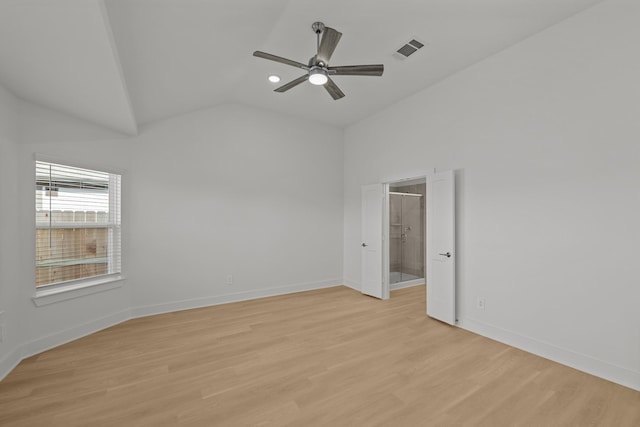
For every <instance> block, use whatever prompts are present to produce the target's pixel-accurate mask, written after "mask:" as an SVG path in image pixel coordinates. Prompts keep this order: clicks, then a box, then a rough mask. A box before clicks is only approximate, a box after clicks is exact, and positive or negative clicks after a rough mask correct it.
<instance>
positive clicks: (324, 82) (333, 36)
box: [253, 22, 384, 100]
mask: <svg viewBox="0 0 640 427" xmlns="http://www.w3.org/2000/svg"><path fill="white" fill-rule="evenodd" d="M311 28H312V29H313V32H314V33H316V39H317V43H316V45H317V51H316V54H315V55H314V56H313V57H311V59H309V63H308V64H307V65H305V64H303V63H302V62H297V61H292V60H291V59H287V58H282V57H281V56H276V55H272V54H270V53H266V52H260V51H259V50H256V51H255V52H253V56H257V57H258V58H264V59H268V60H270V61H275V62H280V63H282V64H287V65H291V66H293V67H296V68H301V69H303V70H305V71H306V73H305V74H304V75H303V76H300V77H298V78H297V79H295V80H292V81H290V82H289V83H287V84H285V85H282V86H280V87H279V88H277V89H275V92H286V91H288V90H289V89H291V88H293V87H296V86H298V85H299V84H300V83H302V82H304V81H306V80H309V83H311V84H314V85H318V86H324V88H325V89H326V90H327V92H329V95H331V97H332V98H333V99H334V100H337V99H340V98H342V97H344V93H343V92H342V91H341V90H340V88H339V87H338V86H337V85H336V84H335V82H334V81H333V80H331V77H329V76H334V75H335V76H381V75H382V72H383V71H384V65H382V64H375V65H343V66H336V67H330V66H329V60H330V59H331V55H333V51H334V50H335V49H336V46H337V45H338V42H339V41H340V37H342V33H341V32H339V31H336V30H334V29H333V28H329V27H326V26H325V25H324V24H323V23H322V22H314V23H313V25H311ZM320 34H322V40H320Z"/></svg>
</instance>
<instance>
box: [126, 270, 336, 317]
mask: <svg viewBox="0 0 640 427" xmlns="http://www.w3.org/2000/svg"><path fill="white" fill-rule="evenodd" d="M336 286H342V279H331V280H323V281H320V282H310V283H298V284H295V285H288V286H281V287H277V288H269V289H259V290H254V291H245V292H235V293H231V294H225V295H216V296H212V297H204V298H195V299H188V300H183V301H177V302H170V303H164V304H154V305H146V306H139V307H134V308H132V309H131V317H132V318H136V317H146V316H152V315H154V314H163V313H170V312H173V311H180V310H189V309H192V308H200V307H209V306H212V305H220V304H228V303H231V302H239V301H247V300H252V299H258V298H266V297H273V296H277V295H285V294H293V293H296V292H304V291H312V290H314V289H324V288H333V287H336Z"/></svg>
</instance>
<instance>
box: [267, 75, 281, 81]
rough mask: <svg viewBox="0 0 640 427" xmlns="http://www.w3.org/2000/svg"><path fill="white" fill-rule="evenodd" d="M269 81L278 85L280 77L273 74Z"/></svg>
mask: <svg viewBox="0 0 640 427" xmlns="http://www.w3.org/2000/svg"><path fill="white" fill-rule="evenodd" d="M268 79H269V81H270V82H271V83H278V82H279V81H280V76H276V75H275V74H271V75H270V76H269V77H268Z"/></svg>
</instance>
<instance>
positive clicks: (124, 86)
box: [0, 0, 601, 134]
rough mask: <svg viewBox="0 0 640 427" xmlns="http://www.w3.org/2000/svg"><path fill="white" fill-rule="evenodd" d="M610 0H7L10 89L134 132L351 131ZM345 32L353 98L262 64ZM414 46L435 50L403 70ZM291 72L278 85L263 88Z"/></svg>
mask: <svg viewBox="0 0 640 427" xmlns="http://www.w3.org/2000/svg"><path fill="white" fill-rule="evenodd" d="M600 1H601V0H394V1H391V0H386V1H382V0H380V1H371V0H322V1H317V0H289V1H287V0H0V84H2V85H3V86H5V87H6V88H7V89H9V90H10V91H12V92H13V93H14V94H15V95H16V96H18V97H20V98H23V99H25V100H28V101H31V102H33V103H36V104H39V105H43V106H45V107H49V108H53V109H56V110H59V111H62V112H65V113H67V114H71V115H73V116H76V117H79V118H82V119H85V120H87V121H90V122H93V123H97V124H100V125H102V126H106V127H109V128H111V129H115V130H118V131H120V132H124V133H128V134H134V133H136V131H137V127H138V126H139V125H141V124H145V123H148V122H152V121H156V120H161V119H164V118H167V117H170V116H174V115H177V114H182V113H186V112H189V111H193V110H197V109H201V108H206V107H209V106H213V105H217V104H220V103H223V102H237V103H243V104H248V105H253V106H256V107H260V108H266V109H270V110H274V111H277V112H281V113H285V114H292V115H296V116H300V117H305V118H308V119H312V120H317V121H320V122H323V123H328V124H332V125H336V126H346V125H349V124H351V123H353V122H355V121H357V120H359V119H361V118H363V117H366V116H368V115H370V114H373V113H375V112H376V111H379V110H381V109H383V108H385V107H386V106H389V105H391V104H393V103H396V102H397V101H399V100H400V99H402V98H405V97H407V96H409V95H411V94H413V93H415V92H417V91H419V90H421V89H423V88H426V87H428V86H430V85H433V84H435V83H437V82H438V81H440V80H442V79H444V78H446V77H447V76H449V75H452V74H454V73H456V72H458V71H460V70H462V69H464V68H466V67H469V66H470V65H473V64H474V63H477V62H478V61H481V60H482V59H484V58H486V57H488V56H490V55H492V54H494V53H496V52H499V51H500V50H503V49H505V48H507V47H509V46H512V45H514V44H516V43H518V42H519V41H521V40H523V39H525V38H527V37H529V36H531V35H532V34H535V33H537V32H539V31H542V30H543V29H545V28H547V27H549V26H551V25H554V24H555V23H558V22H560V21H562V20H563V19H565V18H567V17H569V16H571V15H573V14H576V13H578V12H580V11H581V10H583V9H585V8H588V7H590V6H592V5H594V4H596V3H599V2H600ZM318 20H319V21H323V22H324V23H325V24H327V25H328V26H330V27H333V28H335V29H337V30H338V31H340V32H342V33H343V36H342V39H341V41H340V43H339V45H338V47H337V49H336V51H335V53H334V55H333V57H332V59H331V65H352V64H375V63H383V64H384V65H385V72H384V75H383V76H382V77H352V76H337V77H334V80H335V82H336V83H337V84H338V85H339V86H340V88H341V89H342V90H343V91H344V92H345V94H346V97H344V98H342V99H340V100H338V101H334V100H332V99H331V97H330V96H329V94H328V93H326V91H325V90H324V89H323V88H320V87H315V86H312V85H310V84H308V83H303V84H302V85H300V86H297V87H295V88H293V89H291V90H290V91H288V92H286V93H276V92H273V89H274V88H275V87H277V86H279V85H281V84H283V83H285V82H287V81H289V80H293V79H294V78H297V77H299V76H301V75H302V74H303V72H302V71H301V70H299V69H296V68H294V67H290V66H287V65H284V64H279V63H275V62H272V61H267V60H264V59H260V58H255V57H253V56H252V53H253V51H254V50H262V51H266V52H269V53H273V54H276V55H279V56H283V57H287V58H290V59H293V60H296V61H299V62H305V63H306V62H307V61H308V59H309V58H310V57H311V56H312V55H313V54H314V53H315V43H316V40H315V34H314V33H313V32H312V31H311V24H312V23H313V22H314V21H318ZM411 38H417V39H418V40H420V41H422V42H424V43H425V44H426V46H425V47H424V48H422V49H421V50H420V51H419V52H417V53H416V54H414V55H413V56H411V57H410V58H408V59H406V60H404V61H401V60H398V59H396V58H395V57H394V56H393V52H394V51H395V50H396V49H398V48H399V47H401V46H402V45H403V44H404V43H406V42H407V41H409V40H410V39H411ZM271 73H275V74H278V75H280V76H281V77H282V79H283V80H282V82H281V83H280V84H277V85H274V84H272V83H269V82H268V81H267V80H266V77H267V75H268V74H271Z"/></svg>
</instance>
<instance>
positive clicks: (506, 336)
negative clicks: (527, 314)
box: [458, 318, 640, 391]
mask: <svg viewBox="0 0 640 427" xmlns="http://www.w3.org/2000/svg"><path fill="white" fill-rule="evenodd" d="M458 326H460V327H461V328H463V329H466V330H468V331H471V332H473V333H476V334H479V335H482V336H484V337H487V338H491V339H493V340H495V341H499V342H501V343H504V344H507V345H510V346H512V347H516V348H519V349H521V350H524V351H527V352H529V353H533V354H535V355H537V356H541V357H544V358H545V359H549V360H552V361H554V362H557V363H560V364H562V365H566V366H570V367H572V368H574V369H577V370H579V371H583V372H586V373H588V374H591V375H594V376H596V377H600V378H604V379H606V380H609V381H612V382H614V383H617V384H620V385H623V386H625V387H629V388H631V389H634V390H638V391H640V372H636V371H632V370H629V369H627V368H623V367H620V366H616V365H612V364H610V363H607V362H603V361H602V360H598V359H595V358H593V357H590V356H587V355H585V354H580V353H576V352H574V351H571V350H568V349H565V348H561V347H558V346H555V345H553V344H549V343H546V342H543V341H539V340H536V339H534V338H530V337H527V336H523V335H520V334H517V333H515V332H512V331H508V330H505V329H502V328H499V327H496V326H493V325H489V324H486V323H483V322H480V321H477V320H474V319H470V318H464V319H461V320H460V321H459V322H458Z"/></svg>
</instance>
